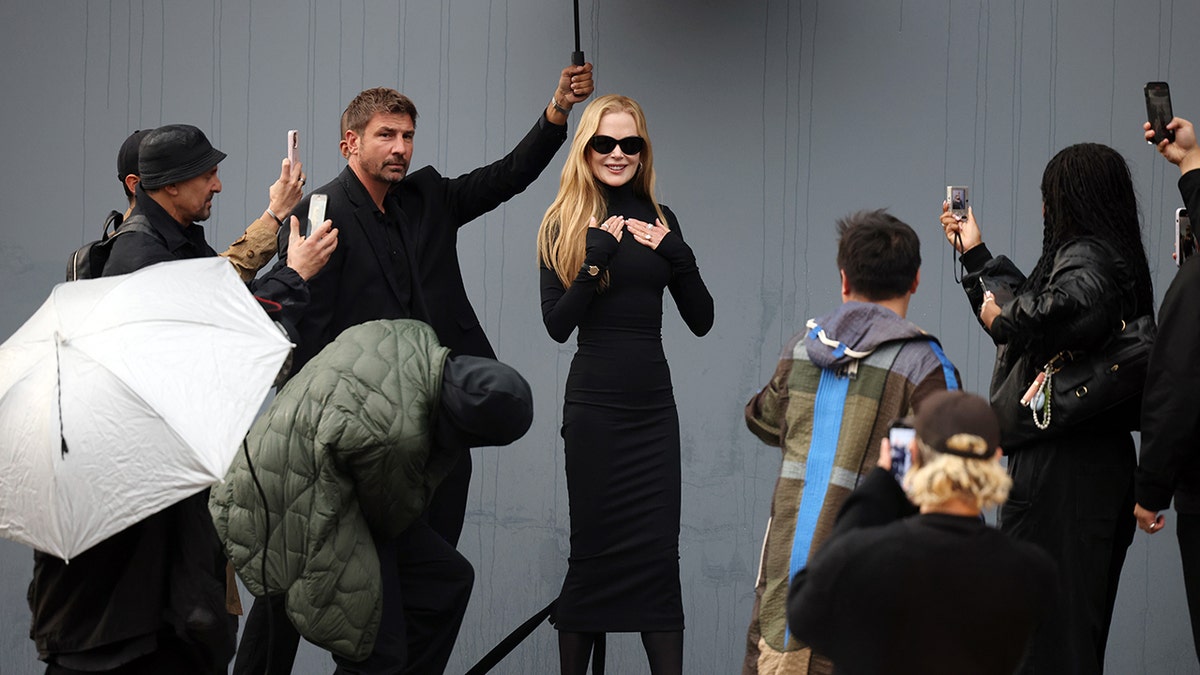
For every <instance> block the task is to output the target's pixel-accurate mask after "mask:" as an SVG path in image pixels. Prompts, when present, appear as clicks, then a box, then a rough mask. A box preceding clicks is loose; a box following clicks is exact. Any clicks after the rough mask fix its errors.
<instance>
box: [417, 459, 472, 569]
mask: <svg viewBox="0 0 1200 675" xmlns="http://www.w3.org/2000/svg"><path fill="white" fill-rule="evenodd" d="M470 487H471V450H470V448H464V449H463V450H462V451H461V453H460V454H459V456H458V462H457V463H456V464H455V465H454V469H453V470H451V471H450V474H449V475H447V476H446V478H445V479H444V480H443V481H442V483H441V485H438V488H437V491H435V492H434V493H433V498H432V499H430V500H429V508H428V509H427V510H426V512H425V514H426V516H427V517H428V518H429V526H430V527H432V528H433V531H434V532H437V533H438V534H440V535H442V539H445V540H446V541H448V542H450V545H451V546H458V538H459V536H460V535H461V534H462V528H463V520H464V519H465V518H466V515H467V492H468V491H469V490H470Z"/></svg>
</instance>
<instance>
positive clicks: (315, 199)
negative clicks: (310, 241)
mask: <svg viewBox="0 0 1200 675" xmlns="http://www.w3.org/2000/svg"><path fill="white" fill-rule="evenodd" d="M328 202H329V197H328V196H326V195H323V194H320V193H319V192H314V193H313V194H312V195H311V196H309V198H308V224H307V225H306V226H305V227H304V236H306V237H307V236H309V235H310V234H311V233H312V231H313V229H314V228H316V227H317V226H318V225H320V224H321V223H323V222H325V206H326V204H328Z"/></svg>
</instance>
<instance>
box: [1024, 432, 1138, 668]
mask: <svg viewBox="0 0 1200 675" xmlns="http://www.w3.org/2000/svg"><path fill="white" fill-rule="evenodd" d="M1135 464H1136V458H1135V456H1134V447H1133V439H1132V438H1131V437H1130V436H1129V434H1128V433H1125V432H1091V433H1089V432H1085V431H1078V432H1076V433H1073V434H1070V436H1069V437H1068V438H1066V439H1064V440H1061V441H1056V442H1054V443H1052V444H1051V443H1047V444H1042V445H1038V446H1034V447H1031V448H1029V449H1023V450H1021V451H1018V452H1015V453H1013V454H1012V455H1010V456H1009V460H1008V470H1009V474H1010V475H1011V476H1012V479H1013V487H1012V491H1011V492H1010V494H1009V498H1008V501H1007V502H1006V503H1005V504H1004V506H1003V507H1002V508H1001V512H1000V518H1001V523H1000V529H1001V530H1002V531H1004V532H1006V533H1007V534H1009V535H1010V536H1012V537H1014V538H1017V539H1021V540H1023V541H1029V542H1033V543H1035V544H1038V545H1039V546H1041V547H1042V548H1044V549H1045V550H1046V551H1047V552H1048V553H1050V556H1051V557H1052V558H1054V560H1055V562H1057V563H1058V588H1059V595H1058V597H1057V598H1056V602H1055V604H1054V606H1053V609H1052V610H1051V613H1050V615H1049V616H1048V617H1046V618H1045V619H1044V620H1043V621H1042V623H1041V625H1040V626H1039V627H1038V629H1037V630H1036V632H1035V633H1034V636H1033V639H1032V641H1031V643H1030V645H1029V650H1028V652H1027V655H1026V658H1025V662H1024V663H1023V664H1022V667H1021V669H1020V671H1019V672H1021V673H1037V674H1039V675H1041V674H1043V673H1044V674H1050V673H1053V674H1054V675H1069V674H1071V673H1080V674H1085V675H1100V674H1101V673H1102V672H1103V670H1104V649H1105V647H1106V645H1107V643H1108V629H1109V624H1110V623H1111V622H1112V613H1113V605H1114V603H1115V602H1116V597H1117V583H1118V582H1119V580H1120V578H1121V567H1122V566H1123V565H1124V564H1125V552H1126V550H1127V549H1128V547H1129V544H1130V543H1131V542H1132V541H1133V534H1134V529H1135V524H1136V523H1135V520H1134V518H1133V502H1134V497H1133V472H1134V467H1135Z"/></svg>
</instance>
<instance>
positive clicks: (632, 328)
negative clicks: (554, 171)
mask: <svg viewBox="0 0 1200 675" xmlns="http://www.w3.org/2000/svg"><path fill="white" fill-rule="evenodd" d="M606 197H607V199H608V215H610V216H611V215H620V216H624V217H626V218H636V219H638V220H642V221H645V222H647V223H653V222H654V220H655V217H656V215H655V211H654V206H653V203H652V202H651V201H650V200H649V199H646V198H643V197H640V196H638V195H636V194H634V191H633V189H632V186H631V185H625V186H622V187H620V188H607V189H606ZM663 213H664V214H665V215H666V217H667V227H668V228H669V229H670V230H671V231H670V233H669V234H667V235H666V236H665V237H663V239H662V241H661V242H660V243H659V245H658V248H657V249H651V248H650V247H648V246H645V245H643V244H641V243H639V242H637V241H635V240H634V237H633V235H632V234H630V233H629V232H625V234H624V235H623V236H622V239H621V241H620V242H617V241H616V239H615V238H614V237H613V236H612V235H610V234H608V233H607V232H605V231H603V230H600V229H598V228H592V229H590V230H589V231H588V233H587V257H586V260H585V266H586V265H591V264H595V265H597V266H599V267H600V268H601V269H607V270H608V273H609V285H608V287H607V288H604V289H601V288H600V278H601V276H602V275H598V276H591V275H588V274H587V273H586V272H580V273H579V275H578V276H577V277H576V279H575V281H574V282H573V283H572V284H571V287H570V288H569V289H565V290H564V289H563V285H562V283H561V282H560V281H559V279H558V276H557V275H556V274H555V272H554V271H553V270H550V269H548V268H546V267H544V266H543V267H542V270H541V285H542V316H543V319H544V321H545V324H546V330H547V331H549V333H550V336H551V337H553V338H554V339H555V340H557V341H558V342H566V340H567V339H568V338H569V337H570V335H571V332H572V331H574V330H575V329H576V328H578V329H579V335H578V339H577V349H576V352H575V358H574V360H572V362H571V372H570V374H569V375H568V376H567V384H566V396H565V401H564V403H563V425H562V436H563V441H564V445H565V449H566V470H567V490H568V497H569V500H570V506H571V556H570V559H569V563H568V568H567V577H566V579H565V580H564V581H563V587H562V593H561V594H560V595H559V599H558V610H557V619H556V625H557V627H558V629H559V630H564V631H571V632H581V633H586V632H627V631H638V632H646V631H678V630H683V602H682V599H681V595H680V587H679V494H680V466H679V462H680V457H679V416H678V414H677V413H676V410H675V397H674V394H673V392H672V388H671V372H670V370H669V369H668V367H667V359H666V355H665V354H664V353H663V344H662V315H663V289H664V288H666V289H670V291H671V297H672V298H673V299H674V300H675V305H676V306H677V307H678V308H679V313H680V315H681V316H682V317H683V320H684V322H685V323H687V325H688V328H690V329H691V331H692V332H693V333H695V334H696V335H704V334H705V333H707V332H708V330H709V328H711V327H712V322H713V301H712V296H711V295H710V294H709V292H708V289H707V288H706V287H705V285H704V281H703V280H702V279H701V278H700V270H699V268H697V267H696V257H695V255H693V254H692V249H691V248H690V247H689V246H688V245H687V244H686V243H685V242H684V240H683V236H682V234H681V232H680V229H679V222H678V220H677V219H676V218H675V214H673V213H672V212H671V211H670V210H669V209H667V208H666V207H665V206H664V207H663Z"/></svg>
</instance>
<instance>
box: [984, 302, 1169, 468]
mask: <svg viewBox="0 0 1200 675" xmlns="http://www.w3.org/2000/svg"><path fill="white" fill-rule="evenodd" d="M1156 333H1157V328H1156V326H1155V323H1154V317H1153V316H1152V315H1150V314H1145V315H1142V316H1139V317H1138V318H1136V319H1133V320H1132V321H1129V322H1124V321H1122V322H1121V326H1120V328H1119V329H1118V330H1117V331H1116V332H1115V333H1113V335H1112V336H1111V337H1109V339H1108V341H1107V342H1105V343H1104V345H1103V346H1101V347H1100V348H1099V349H1096V350H1092V351H1089V352H1081V351H1062V352H1059V353H1058V354H1055V355H1054V357H1052V358H1051V359H1050V360H1049V361H1048V362H1046V364H1045V365H1043V366H1042V367H1041V369H1040V370H1039V371H1038V373H1037V374H1036V376H1034V377H1033V379H1032V381H1031V380H1030V379H1029V373H1028V372H1027V371H1026V370H1025V369H1024V368H1021V367H1020V364H1018V367H1014V368H1013V369H1012V370H1010V371H1009V373H1008V375H1007V376H1006V377H1005V379H1004V381H1003V382H1002V383H1001V384H1000V386H999V387H997V388H996V390H995V391H993V392H992V396H991V402H992V408H993V409H994V410H995V411H996V415H997V417H999V419H1000V428H1001V436H1002V438H1001V444H1002V445H1003V446H1004V447H1005V448H1006V449H1011V448H1014V447H1019V446H1021V445H1024V444H1027V443H1030V442H1034V441H1038V440H1045V439H1049V438H1053V437H1055V436H1059V435H1062V434H1063V433H1064V432H1066V431H1070V430H1071V429H1073V428H1075V427H1077V426H1078V425H1080V424H1082V423H1084V422H1086V421H1088V420H1090V419H1092V418H1094V417H1096V416H1098V415H1101V414H1102V413H1110V412H1112V413H1116V412H1117V411H1118V410H1119V411H1120V412H1121V413H1122V414H1121V415H1120V417H1119V419H1115V420H1114V421H1116V422H1118V423H1120V424H1122V425H1123V426H1124V427H1125V428H1127V429H1128V430H1131V431H1132V430H1136V429H1140V428H1141V425H1140V415H1139V414H1138V412H1139V409H1140V407H1141V405H1140V403H1141V397H1142V390H1143V389H1144V387H1145V384H1146V366H1147V364H1148V363H1149V361H1150V351H1151V349H1153V347H1154V337H1155V334H1156Z"/></svg>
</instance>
